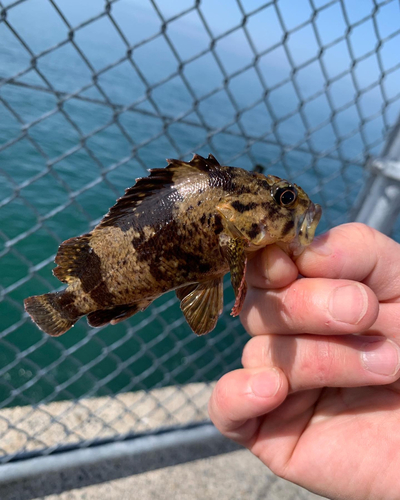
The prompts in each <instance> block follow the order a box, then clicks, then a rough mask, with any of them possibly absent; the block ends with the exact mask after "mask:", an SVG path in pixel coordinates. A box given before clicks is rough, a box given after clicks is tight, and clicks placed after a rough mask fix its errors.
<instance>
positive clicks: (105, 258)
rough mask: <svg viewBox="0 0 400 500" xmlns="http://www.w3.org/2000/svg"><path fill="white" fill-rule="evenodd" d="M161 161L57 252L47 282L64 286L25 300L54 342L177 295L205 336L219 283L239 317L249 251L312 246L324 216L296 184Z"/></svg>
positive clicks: (195, 161) (207, 162)
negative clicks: (227, 284)
mask: <svg viewBox="0 0 400 500" xmlns="http://www.w3.org/2000/svg"><path fill="white" fill-rule="evenodd" d="M167 162H168V165H167V167H165V168H154V169H151V170H150V171H149V175H148V176H147V177H142V178H139V179H136V183H135V185H134V186H133V187H130V188H128V189H127V190H126V191H125V195H124V196H122V197H121V198H119V199H118V200H117V202H116V204H115V205H114V206H113V207H112V208H110V210H109V212H108V213H107V214H106V215H105V217H104V218H103V219H102V220H101V222H100V223H99V224H98V225H97V226H96V227H95V228H94V229H93V230H92V231H90V232H89V233H86V234H83V235H81V236H78V237H74V238H70V239H68V240H66V241H64V242H63V243H62V244H61V245H60V247H59V249H58V253H57V255H56V258H55V261H54V262H55V263H56V264H57V267H55V268H54V269H53V274H54V276H56V277H57V278H58V279H59V280H60V281H61V282H63V283H66V284H67V287H66V288H65V289H64V290H62V291H57V292H52V293H46V294H44V295H36V296H32V297H28V298H26V299H25V300H24V305H25V310H26V312H27V313H28V314H29V315H30V317H31V318H32V320H33V321H34V322H35V323H36V325H37V326H38V327H39V328H40V329H41V330H43V331H44V332H46V333H47V334H49V335H52V336H59V335H62V334H63V333H65V332H66V331H67V330H69V329H70V328H71V327H72V326H73V325H74V324H75V323H76V322H77V321H78V319H79V318H81V317H82V316H87V321H88V324H89V325H90V326H92V327H100V326H103V325H107V324H109V323H111V324H112V325H114V324H117V323H119V322H120V321H124V320H126V319H127V318H129V317H131V316H133V315H134V314H136V313H137V312H139V311H144V310H145V309H146V308H147V307H148V306H149V305H150V304H151V303H152V302H153V301H154V300H155V299H156V298H157V297H159V296H161V295H162V294H164V293H166V292H169V291H171V290H175V293H176V296H177V297H178V299H179V301H180V307H181V310H182V312H183V315H184V317H185V319H186V321H187V323H188V324H189V326H190V328H191V329H192V330H193V332H194V333H195V334H197V335H204V334H206V333H209V332H211V331H212V330H213V329H214V328H215V326H216V324H217V320H218V317H219V316H220V314H221V313H222V309H223V277H224V275H225V274H227V273H228V272H230V276H231V284H232V287H233V290H234V293H235V303H234V306H233V308H232V311H231V314H232V316H237V315H238V314H239V313H240V311H241V309H242V306H243V303H244V299H245V297H246V291H247V285H246V279H245V275H246V266H247V262H248V260H249V259H250V258H252V256H253V255H254V252H255V251H257V250H259V249H260V248H263V247H265V246H267V245H270V244H273V243H277V244H279V245H280V246H281V247H282V248H283V249H284V250H285V251H286V252H287V253H288V254H289V255H290V256H292V257H293V256H295V255H299V254H300V253H301V252H302V250H303V249H304V248H305V247H306V246H307V245H309V244H310V243H311V242H312V240H313V237H314V234H315V230H316V227H317V225H318V222H319V220H320V218H321V213H322V210H321V207H320V205H318V204H314V203H313V202H312V201H311V200H310V199H309V197H308V196H307V194H306V193H305V192H304V191H303V190H302V189H301V187H299V186H297V185H296V184H293V183H290V182H288V181H286V180H284V179H281V178H279V177H276V176H274V175H263V174H262V173H259V172H250V171H247V170H244V169H242V168H238V167H231V166H223V165H220V164H219V163H218V161H217V160H216V158H215V157H214V156H213V155H211V154H210V155H208V157H207V158H203V157H202V156H200V155H198V154H195V155H194V156H193V158H192V159H191V160H190V161H188V162H185V161H181V160H167Z"/></svg>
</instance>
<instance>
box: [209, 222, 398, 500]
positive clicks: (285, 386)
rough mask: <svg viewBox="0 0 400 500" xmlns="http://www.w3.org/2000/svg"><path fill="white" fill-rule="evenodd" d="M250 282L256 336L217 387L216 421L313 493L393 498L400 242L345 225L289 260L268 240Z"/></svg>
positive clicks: (362, 499)
mask: <svg viewBox="0 0 400 500" xmlns="http://www.w3.org/2000/svg"><path fill="white" fill-rule="evenodd" d="M267 268H268V271H266V269H267ZM298 273H300V274H301V275H302V278H300V279H299V278H298ZM247 283H248V287H249V290H248V294H247V298H246V301H245V304H244V307H243V311H242V314H241V320H242V322H243V324H244V326H245V328H246V330H247V331H248V332H249V333H250V335H252V337H253V338H252V339H251V340H250V341H249V342H248V343H247V345H246V347H245V349H244V352H243V357H242V364H243V368H242V369H240V370H236V371H233V372H230V373H228V374H227V375H225V376H224V377H222V378H221V379H220V380H219V382H218V383H217V384H216V386H215V389H214V392H213V394H212V397H211V400H210V404H209V412H210V416H211V419H212V421H213V422H214V424H215V425H216V427H217V428H218V429H219V430H220V431H221V432H222V433H223V434H224V435H225V436H227V437H229V438H231V439H233V440H235V441H237V442H239V443H240V444H242V445H244V446H245V447H247V448H248V449H249V450H250V451H251V452H252V453H254V454H255V455H256V456H257V457H259V458H260V460H261V461H262V462H263V463H264V464H265V465H267V466H268V467H269V468H270V469H271V470H272V471H273V472H274V473H275V474H277V475H278V476H281V477H283V478H285V479H287V480H289V481H292V482H294V483H297V484H299V485H301V486H303V487H305V488H307V489H309V490H311V491H313V492H315V493H317V494H319V495H322V496H325V497H328V498H330V499H345V500H378V499H382V500H383V499H385V500H391V499H393V500H395V499H396V500H398V499H399V498H400V380H399V378H400V347H399V346H400V245H399V244H398V243H396V242H394V241H393V240H391V239H390V238H388V237H386V236H384V235H382V234H381V233H379V232H377V231H375V230H372V229H370V228H368V227H367V226H364V225H362V224H354V223H353V224H346V225H343V226H339V227H336V228H334V229H332V230H331V231H329V232H328V233H327V234H326V235H324V236H322V237H321V238H318V239H317V240H315V241H314V243H313V244H312V245H311V247H309V248H307V249H306V250H305V251H304V253H303V254H302V255H301V256H300V257H299V258H298V259H297V261H296V263H295V264H294V263H293V262H292V261H291V260H290V259H289V258H288V257H287V256H286V254H284V253H283V251H282V250H280V249H279V248H278V247H277V246H275V245H273V246H270V247H267V248H265V249H264V250H262V251H261V252H259V253H258V254H257V255H256V257H255V258H254V259H253V260H252V261H250V263H249V265H248V271H247Z"/></svg>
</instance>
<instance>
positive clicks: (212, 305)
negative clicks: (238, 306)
mask: <svg viewBox="0 0 400 500" xmlns="http://www.w3.org/2000/svg"><path fill="white" fill-rule="evenodd" d="M176 295H177V297H178V298H179V299H180V300H181V310H182V312H183V314H184V316H185V319H186V321H187V322H188V324H189V326H190V328H191V329H192V330H193V332H194V333H195V334H196V335H205V334H206V333H209V332H211V331H212V330H213V329H214V328H215V325H216V324H217V321H218V317H219V315H220V314H221V313H222V309H223V300H224V290H223V284H222V278H218V279H216V280H210V281H205V282H203V283H197V284H193V285H188V286H185V287H182V288H178V290H176Z"/></svg>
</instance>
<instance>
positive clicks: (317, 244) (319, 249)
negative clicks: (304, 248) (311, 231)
mask: <svg viewBox="0 0 400 500" xmlns="http://www.w3.org/2000/svg"><path fill="white" fill-rule="evenodd" d="M327 240H328V235H327V234H323V235H322V236H317V237H316V238H314V241H313V242H312V243H311V245H310V246H309V247H308V248H309V249H310V250H312V251H313V252H315V253H317V254H318V255H323V256H325V255H330V254H331V253H332V248H331V246H330V245H329V244H328V241H327Z"/></svg>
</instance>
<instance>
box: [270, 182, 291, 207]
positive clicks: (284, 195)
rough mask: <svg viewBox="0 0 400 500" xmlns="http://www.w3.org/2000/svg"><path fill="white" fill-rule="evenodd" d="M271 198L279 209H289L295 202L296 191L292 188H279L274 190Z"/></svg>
mask: <svg viewBox="0 0 400 500" xmlns="http://www.w3.org/2000/svg"><path fill="white" fill-rule="evenodd" d="M273 196H274V199H275V201H276V202H277V203H278V204H279V205H281V207H290V206H291V205H293V203H294V202H295V201H296V200H297V191H296V189H295V188H294V187H293V186H285V187H283V186H281V187H278V189H276V191H275V192H274V195H273Z"/></svg>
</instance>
